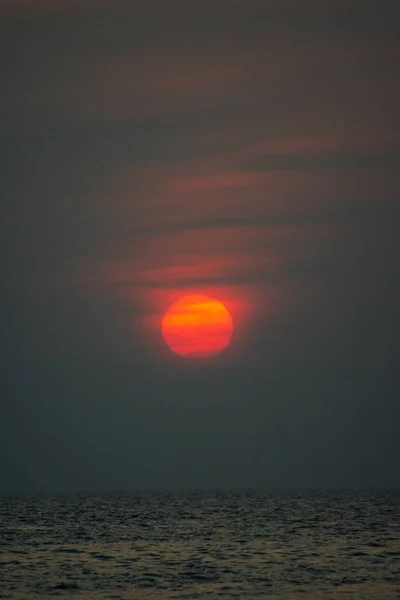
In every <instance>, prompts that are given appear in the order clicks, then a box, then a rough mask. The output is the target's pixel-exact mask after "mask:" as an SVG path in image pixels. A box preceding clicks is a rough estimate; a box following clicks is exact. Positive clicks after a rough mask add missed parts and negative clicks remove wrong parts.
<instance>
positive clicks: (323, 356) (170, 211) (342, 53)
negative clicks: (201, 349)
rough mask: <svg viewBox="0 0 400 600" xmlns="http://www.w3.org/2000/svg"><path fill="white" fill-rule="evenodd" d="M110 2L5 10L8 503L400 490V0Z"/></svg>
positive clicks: (0, 15)
mask: <svg viewBox="0 0 400 600" xmlns="http://www.w3.org/2000/svg"><path fill="white" fill-rule="evenodd" d="M110 6H111V3H108V2H106V1H103V2H100V1H96V0H91V1H89V0H80V1H79V2H72V1H71V2H67V0H63V1H60V2H57V3H54V2H50V1H46V2H45V1H43V2H41V1H40V0H38V1H35V2H33V1H31V2H30V1H28V0H26V1H22V0H13V2H11V1H4V0H3V1H1V0H0V23H1V25H0V40H1V41H0V45H1V52H0V56H1V59H0V60H1V63H2V64H1V68H2V93H1V96H0V121H1V129H2V142H1V152H2V160H1V164H2V219H1V236H0V239H1V243H2V246H3V247H2V259H3V260H2V280H3V284H4V286H3V290H4V291H3V293H2V297H1V316H2V336H1V353H2V356H1V361H2V362H1V364H2V377H1V382H2V383H1V385H2V393H1V403H2V417H1V420H0V456H1V460H0V490H3V491H5V492H9V491H42V490H43V491H47V490H55V491H58V490H60V491H61V490H112V489H160V488H199V489H200V488H226V487H234V488H243V487H266V488H268V487H314V486H317V487H319V486H323V487H333V486H346V487H352V486H357V487H359V486H398V485H399V484H400V481H399V473H400V464H399V462H400V461H399V456H400V436H399V435H398V426H397V424H398V421H399V417H400V409H399V403H398V397H399V391H400V389H399V388H400V386H399V375H398V370H399V369H398V363H399V359H398V357H399V328H398V325H397V321H398V307H399V304H400V297H399V283H398V271H399V269H398V264H399V263H398V260H399V243H398V217H399V208H398V203H399V200H400V197H399V196H400V177H399V167H400V126H399V125H400V117H399V115H400V113H399V109H398V107H399V106H400V85H399V78H398V65H399V59H400V45H399V42H398V31H396V30H397V23H398V21H397V19H396V18H395V10H394V9H395V7H396V3H395V2H388V1H387V2H385V1H383V2H372V1H365V0H364V1H363V2H361V1H359V0H353V1H346V0H342V1H340V0H336V1H335V0H333V1H328V0H321V1H318V2H317V1H312V0H296V1H294V0H282V1H280V2H276V1H273V0H263V1H262V2H261V1H257V0H252V1H248V2H246V3H242V2H235V1H231V2H229V1H226V2H223V1H222V0H221V1H219V0H213V1H212V2H211V1H210V2H207V1H204V0H203V1H202V2H200V1H193V2H183V1H182V2H181V1H179V0H173V1H171V2H162V1H161V0H158V1H157V0H151V1H147V2H143V3H142V2H135V3H134V6H135V7H134V8H132V5H131V3H129V2H123V1H118V2H113V3H112V8H110ZM55 7H56V8H55ZM187 293H206V294H209V295H211V296H215V297H217V298H219V299H221V300H222V301H223V302H225V304H226V305H227V306H228V307H229V309H230V311H231V313H232V316H233V320H234V324H235V330H234V336H233V339H232V342H231V344H230V346H229V347H228V349H227V350H226V351H225V352H224V353H222V354H220V355H219V356H216V357H214V358H210V359H207V360H198V361H188V360H186V361H185V360H184V359H181V358H179V357H177V356H175V355H174V354H172V353H171V351H170V350H169V349H168V348H167V347H166V345H165V343H164V342H163V339H162V336H161V333H160V321H161V318H162V315H163V314H164V312H165V310H166V309H167V308H168V306H169V305H170V304H171V302H172V301H174V300H175V299H177V298H179V297H180V296H182V295H185V294H187Z"/></svg>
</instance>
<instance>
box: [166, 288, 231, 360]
mask: <svg viewBox="0 0 400 600" xmlns="http://www.w3.org/2000/svg"><path fill="white" fill-rule="evenodd" d="M161 330H162V333H163V336H164V340H165V341H166V343H167V344H168V346H169V347H170V348H171V350H173V352H175V353H176V354H179V355H180V356H183V357H184V358H203V357H206V356H213V355H214V354H219V352H222V350H224V348H226V347H227V345H228V344H229V342H230V341H231V337H232V333H233V323H232V317H231V315H230V313H229V311H228V310H227V308H226V307H225V306H224V305H223V304H222V302H219V301H218V300H215V299H214V298H210V297H208V296H200V295H196V296H185V297H184V298H181V299H180V300H178V301H177V302H175V303H174V304H172V306H170V307H169V309H168V310H167V312H166V313H165V315H164V317H163V319H162V322H161Z"/></svg>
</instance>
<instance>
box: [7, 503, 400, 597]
mask: <svg viewBox="0 0 400 600" xmlns="http://www.w3.org/2000/svg"><path fill="white" fill-rule="evenodd" d="M0 540H1V541H0V598H18V599H22V598H26V599H29V598H48V597H52V596H58V597H63V596H67V597H69V598H86V599H92V600H93V599H95V598H96V599H103V598H104V599H105V598H108V599H111V598H113V599H115V600H116V599H127V598H136V599H144V598H155V599H156V598H208V599H216V598H220V599H224V598H264V597H265V598H291V599H294V598H295V599H298V598H302V599H303V600H306V599H319V598H321V599H322V598H324V599H325V598H326V599H328V598H332V599H339V598H340V599H341V600H343V599H347V598H349V599H350V598H351V599H356V598H360V599H364V598H365V599H368V598H377V599H378V598H379V599H380V600H384V599H394V598H397V599H400V493H354V492H340V493H339V492H329V493H328V492H326V493H317V492H301V493H300V492H293V493H289V492H287V493H256V492H254V493H225V492H220V493H182V494H176V493H171V494H169V493H159V494H134V493H126V494H115V495H111V494H110V495H87V494H80V495H60V496H56V495H52V496H50V495H49V496H46V495H42V496H39V495H38V496H20V497H12V498H11V497H8V498H6V497H4V498H2V499H0Z"/></svg>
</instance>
